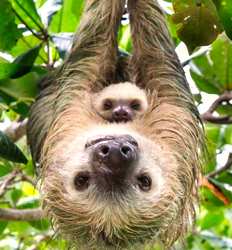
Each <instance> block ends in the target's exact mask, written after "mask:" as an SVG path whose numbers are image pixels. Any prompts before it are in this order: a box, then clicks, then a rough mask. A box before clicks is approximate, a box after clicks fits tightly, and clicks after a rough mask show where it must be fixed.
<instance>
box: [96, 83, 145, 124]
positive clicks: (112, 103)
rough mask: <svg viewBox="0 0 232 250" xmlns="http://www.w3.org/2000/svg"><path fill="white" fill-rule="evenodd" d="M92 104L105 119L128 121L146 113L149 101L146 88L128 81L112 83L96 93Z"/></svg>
mask: <svg viewBox="0 0 232 250" xmlns="http://www.w3.org/2000/svg"><path fill="white" fill-rule="evenodd" d="M92 104H93V107H94V109H95V110H96V112H97V113H98V114H99V115H100V116H101V117H102V118H104V119H105V120H107V121H109V122H128V121H133V120H134V119H136V118H138V117H139V116H141V115H142V114H144V113H145V111H146V110H147V106H148V101H147V97H146V93H145V91H144V90H142V89H140V88H139V87H138V86H136V85H135V84H132V83H129V82H126V83H118V84H113V85H110V86H108V87H106V88H104V89H103V90H102V91H100V92H99V93H96V94H94V95H93V98H92Z"/></svg>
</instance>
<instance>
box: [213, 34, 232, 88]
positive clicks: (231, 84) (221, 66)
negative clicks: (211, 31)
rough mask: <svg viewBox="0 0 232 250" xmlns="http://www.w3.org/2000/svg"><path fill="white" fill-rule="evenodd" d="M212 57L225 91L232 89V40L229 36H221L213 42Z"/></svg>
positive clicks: (214, 67) (219, 80) (215, 70)
mask: <svg viewBox="0 0 232 250" xmlns="http://www.w3.org/2000/svg"><path fill="white" fill-rule="evenodd" d="M210 58H211V60H212V63H213V65H212V67H213V70H214V72H215V73H216V76H217V80H218V82H219V83H220V85H221V86H222V87H223V92H224V91H225V90H232V42H231V41H230V40H229V39H228V38H227V37H225V36H220V37H219V38H218V39H217V40H216V41H215V42H214V43H213V44H212V50H211V52H210Z"/></svg>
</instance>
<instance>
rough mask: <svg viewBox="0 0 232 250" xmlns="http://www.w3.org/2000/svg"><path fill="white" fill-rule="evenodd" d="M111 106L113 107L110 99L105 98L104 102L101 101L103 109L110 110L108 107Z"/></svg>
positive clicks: (110, 107)
mask: <svg viewBox="0 0 232 250" xmlns="http://www.w3.org/2000/svg"><path fill="white" fill-rule="evenodd" d="M112 108H113V103H112V101H111V100H109V99H107V100H105V101H104V103H103V109H104V110H110V109H112Z"/></svg>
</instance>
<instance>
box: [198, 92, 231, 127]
mask: <svg viewBox="0 0 232 250" xmlns="http://www.w3.org/2000/svg"><path fill="white" fill-rule="evenodd" d="M231 100H232V92H225V93H224V94H222V95H221V96H219V97H218V98H217V99H216V100H215V101H214V102H213V103H212V105H211V106H210V107H209V109H208V111H206V112H205V113H204V114H202V115H201V118H202V120H203V121H206V122H212V123H215V124H232V117H230V116H221V117H216V116H214V115H213V113H214V112H215V111H216V109H217V108H218V107H219V106H220V105H221V104H222V103H223V102H229V101H231Z"/></svg>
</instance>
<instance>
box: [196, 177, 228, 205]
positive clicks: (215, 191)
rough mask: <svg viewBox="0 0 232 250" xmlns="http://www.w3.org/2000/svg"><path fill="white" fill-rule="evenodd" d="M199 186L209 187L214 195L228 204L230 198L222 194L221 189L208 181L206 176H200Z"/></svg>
mask: <svg viewBox="0 0 232 250" xmlns="http://www.w3.org/2000/svg"><path fill="white" fill-rule="evenodd" d="M200 186H201V187H205V188H207V189H209V190H210V191H211V192H212V194H213V195H214V196H215V197H217V198H218V199H219V200H220V201H222V202H223V203H224V205H229V204H230V200H229V199H228V198H227V197H226V196H225V195H224V193H223V192H222V191H221V189H220V188H219V187H217V186H216V185H215V184H214V183H212V182H210V180H209V179H208V178H207V177H206V176H202V177H201V178H200Z"/></svg>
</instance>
